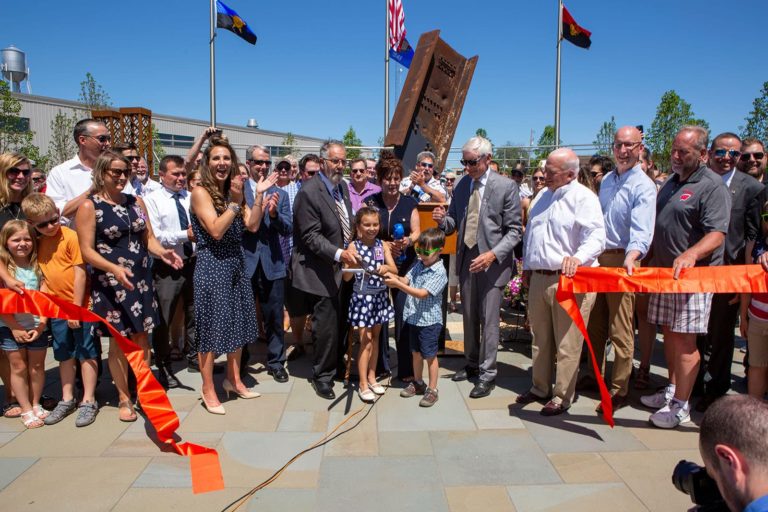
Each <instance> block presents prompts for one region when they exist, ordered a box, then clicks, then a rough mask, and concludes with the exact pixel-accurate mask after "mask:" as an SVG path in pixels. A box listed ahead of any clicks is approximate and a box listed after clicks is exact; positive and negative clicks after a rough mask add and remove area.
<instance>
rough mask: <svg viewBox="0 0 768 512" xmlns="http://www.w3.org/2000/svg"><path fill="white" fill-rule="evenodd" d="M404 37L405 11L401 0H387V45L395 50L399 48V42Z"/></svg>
mask: <svg viewBox="0 0 768 512" xmlns="http://www.w3.org/2000/svg"><path fill="white" fill-rule="evenodd" d="M404 38H405V12H404V11H403V2H401V1H400V0H389V46H390V48H392V49H393V50H395V51H399V50H400V44H401V43H402V41H403V39H404Z"/></svg>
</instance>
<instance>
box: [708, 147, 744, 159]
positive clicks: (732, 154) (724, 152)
mask: <svg viewBox="0 0 768 512" xmlns="http://www.w3.org/2000/svg"><path fill="white" fill-rule="evenodd" d="M714 155H715V156H716V157H717V158H723V157H724V156H725V155H728V156H730V157H731V158H739V155H741V151H737V150H735V149H716V150H715V151H714Z"/></svg>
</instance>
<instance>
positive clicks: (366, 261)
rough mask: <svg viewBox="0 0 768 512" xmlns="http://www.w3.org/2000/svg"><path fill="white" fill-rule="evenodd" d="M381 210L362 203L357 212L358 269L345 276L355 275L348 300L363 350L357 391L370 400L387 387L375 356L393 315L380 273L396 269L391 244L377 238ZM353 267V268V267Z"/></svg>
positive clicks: (356, 245)
mask: <svg viewBox="0 0 768 512" xmlns="http://www.w3.org/2000/svg"><path fill="white" fill-rule="evenodd" d="M379 222H380V221H379V212H378V210H377V209H375V208H370V207H367V206H365V207H363V208H360V210H358V212H357V215H355V229H356V231H357V239H356V240H355V241H354V242H353V244H354V247H355V251H356V252H357V254H358V262H359V268H358V269H357V272H345V274H344V278H345V279H346V280H350V279H352V278H353V276H354V279H355V283H354V286H353V292H352V299H351V300H350V302H349V325H350V326H352V327H358V328H359V330H360V353H359V354H358V357H357V370H358V374H359V375H360V388H359V389H358V395H359V396H360V399H361V400H362V401H364V402H371V401H373V400H374V399H375V398H376V395H383V394H384V387H383V386H382V385H381V384H379V383H378V382H376V356H377V354H378V353H379V347H378V345H379V331H380V330H381V326H382V324H386V323H388V322H389V321H390V320H391V319H392V318H393V317H394V316H395V313H394V310H393V309H392V304H390V301H389V292H388V290H387V287H386V285H385V284H384V281H383V279H382V278H381V276H383V275H384V274H386V273H387V272H397V266H395V262H394V260H393V259H392V255H391V254H390V252H389V246H388V245H387V244H386V243H384V242H382V241H381V240H379V239H378V238H376V235H378V234H379ZM350 270H352V269H350Z"/></svg>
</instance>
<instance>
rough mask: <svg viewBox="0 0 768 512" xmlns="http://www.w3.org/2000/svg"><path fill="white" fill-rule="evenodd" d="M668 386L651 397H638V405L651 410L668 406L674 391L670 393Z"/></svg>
mask: <svg viewBox="0 0 768 512" xmlns="http://www.w3.org/2000/svg"><path fill="white" fill-rule="evenodd" d="M670 391H671V390H670V388H669V386H667V387H665V388H662V389H660V390H658V391H656V393H654V394H652V395H645V396H641V397H640V403H642V404H643V405H644V406H646V407H649V408H651V409H661V408H662V407H664V406H665V405H669V401H670V400H672V397H673V396H675V393H674V391H672V392H670Z"/></svg>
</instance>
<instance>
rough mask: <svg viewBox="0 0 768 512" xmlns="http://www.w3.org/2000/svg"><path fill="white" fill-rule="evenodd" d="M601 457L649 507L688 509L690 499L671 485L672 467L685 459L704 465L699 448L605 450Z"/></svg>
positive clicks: (653, 508)
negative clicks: (639, 450) (618, 451)
mask: <svg viewBox="0 0 768 512" xmlns="http://www.w3.org/2000/svg"><path fill="white" fill-rule="evenodd" d="M666 432H668V431H666ZM602 456H603V458H604V459H605V461H606V462H607V463H608V464H609V465H610V466H611V468H612V469H613V470H614V471H615V472H616V473H617V474H618V475H619V476H620V477H621V479H622V480H623V481H624V482H625V483H626V484H627V486H628V487H629V488H630V489H631V490H632V492H634V493H635V495H636V496H637V497H638V498H640V500H642V502H643V504H645V506H646V507H648V509H649V510H652V511H657V510H658V511H667V510H688V509H689V508H691V507H692V506H693V504H692V503H691V500H690V498H689V497H688V496H687V495H685V494H683V493H681V492H678V491H677V490H676V489H675V487H674V486H673V485H672V470H674V468H675V465H677V463H678V462H679V461H680V460H682V459H686V460H690V461H693V462H695V463H696V464H699V465H703V463H702V461H701V455H700V454H699V451H698V449H697V450H674V451H673V450H670V451H641V452H623V453H603V454H602Z"/></svg>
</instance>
